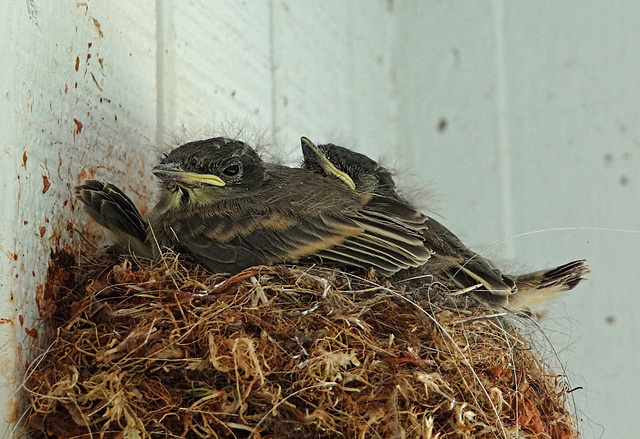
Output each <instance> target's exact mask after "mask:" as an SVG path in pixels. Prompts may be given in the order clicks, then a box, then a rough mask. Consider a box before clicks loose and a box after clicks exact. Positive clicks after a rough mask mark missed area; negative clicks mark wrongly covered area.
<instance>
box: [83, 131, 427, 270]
mask: <svg viewBox="0 0 640 439" xmlns="http://www.w3.org/2000/svg"><path fill="white" fill-rule="evenodd" d="M153 173H154V174H155V175H156V176H157V177H158V178H159V179H160V180H161V183H160V199H159V201H158V203H157V204H156V206H155V207H154V208H153V209H152V210H151V211H150V212H149V214H148V215H147V216H146V217H145V218H144V219H143V223H144V224H145V234H144V235H145V236H144V244H146V247H147V248H148V249H151V251H152V253H153V254H154V255H155V256H157V255H158V254H159V253H160V252H161V251H162V250H163V249H164V248H173V249H175V250H177V251H179V252H185V253H189V254H191V255H192V256H194V257H195V258H196V259H197V260H198V261H199V262H200V263H201V264H202V265H203V266H205V267H206V268H208V269H209V270H211V271H213V272H225V273H235V272H238V271H240V270H242V269H244V268H247V267H250V266H254V265H262V264H274V263H280V262H294V261H297V260H300V259H307V258H313V259H319V260H322V261H325V262H329V263H333V264H339V265H346V266H355V267H362V268H372V267H373V268H376V269H377V270H378V271H379V272H380V273H382V274H385V275H391V274H393V273H395V272H397V271H398V270H401V269H405V268H410V267H417V266H420V265H422V264H424V262H426V261H427V260H428V258H429V257H430V255H431V251H430V250H429V249H428V248H427V247H425V246H424V242H423V238H422V236H423V235H422V230H423V229H424V228H425V225H424V223H425V221H426V219H427V218H426V217H425V216H424V215H423V214H422V213H421V212H419V211H417V210H416V209H414V208H413V207H411V206H410V205H408V204H406V203H404V202H403V201H401V200H394V199H390V198H387V197H380V196H378V195H375V194H367V193H358V192H355V191H353V190H351V189H349V188H348V187H346V186H345V185H344V184H343V183H341V182H340V181H336V180H327V179H325V178H323V177H322V176H321V175H319V174H317V173H314V172H310V171H307V170H304V169H293V168H289V167H285V166H280V165H273V164H268V163H264V162H263V161H262V160H261V159H260V157H259V156H258V155H257V154H256V152H255V151H254V150H253V149H252V148H251V147H250V146H249V145H247V144H245V143H243V142H239V141H235V140H231V139H226V138H214V139H208V140H204V141H199V142H192V143H188V144H185V145H182V146H180V147H178V148H176V149H174V150H173V151H171V153H169V154H168V155H167V156H166V157H165V158H164V159H163V160H162V162H161V163H160V164H159V165H157V166H155V167H154V168H153ZM101 185H102V187H103V188H105V189H106V190H105V191H104V193H103V191H101V190H100V186H101ZM115 192H118V194H117V195H118V196H114V193H115ZM76 193H77V194H78V197H79V199H80V200H81V201H83V202H84V203H85V204H86V205H87V212H88V213H89V215H91V216H92V217H93V218H94V219H96V221H98V223H100V224H102V225H104V226H105V227H107V228H109V229H111V230H113V229H115V230H113V231H114V232H115V233H116V234H117V235H119V236H125V237H126V239H127V240H129V241H130V238H129V236H133V237H134V238H136V240H140V238H141V237H142V236H141V233H140V229H139V228H137V227H136V228H134V229H133V230H130V229H131V228H130V227H129V226H128V221H127V220H125V216H128V215H125V216H122V217H121V216H119V215H118V214H115V219H114V218H113V216H114V215H112V214H111V212H113V211H116V212H117V211H118V210H120V211H124V212H126V214H131V213H132V212H133V210H135V207H134V206H133V205H132V203H131V202H130V201H129V200H128V199H127V198H126V196H124V194H122V193H121V192H119V191H113V186H111V185H109V184H102V183H99V182H95V181H89V182H85V184H83V185H81V186H78V187H77V188H76ZM123 197H124V198H125V199H123ZM105 200H106V201H105ZM114 200H116V201H115V203H116V204H117V205H118V207H119V208H120V209H114V208H113V207H112V206H111V203H112V202H113V201H114ZM132 207H133V209H132ZM136 212H137V210H136ZM389 212H393V213H391V214H390V213H389ZM134 216H135V215H134ZM137 216H138V219H139V218H141V217H140V215H139V213H138V214H137ZM134 222H137V221H134ZM129 241H127V242H129ZM124 245H125V246H126V245H127V244H126V243H125V244H124ZM121 246H122V244H121ZM143 251H144V250H143Z"/></svg>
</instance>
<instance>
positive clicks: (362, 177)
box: [300, 137, 395, 195]
mask: <svg viewBox="0 0 640 439" xmlns="http://www.w3.org/2000/svg"><path fill="white" fill-rule="evenodd" d="M300 142H301V146H302V155H303V156H304V163H303V167H304V168H305V169H308V170H310V171H314V172H319V173H320V174H322V175H325V176H326V175H333V176H335V177H337V178H339V179H340V180H342V181H343V182H344V183H345V184H346V185H347V186H348V187H349V188H351V189H354V190H356V191H358V192H371V193H378V194H382V195H390V194H392V193H395V183H394V181H393V177H392V176H391V173H390V172H389V171H388V170H387V169H386V168H384V167H382V166H380V165H379V164H378V163H377V162H376V161H375V160H372V159H370V158H369V157H367V156H366V155H364V154H361V153H359V152H356V151H352V150H350V149H348V148H345V147H343V146H339V145H334V144H333V143H327V144H324V145H315V144H314V143H313V142H312V141H311V140H309V139H308V138H306V137H302V138H301V139H300ZM387 192H388V193H389V194H387Z"/></svg>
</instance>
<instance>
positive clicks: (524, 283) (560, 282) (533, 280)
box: [508, 259, 591, 311]
mask: <svg viewBox="0 0 640 439" xmlns="http://www.w3.org/2000/svg"><path fill="white" fill-rule="evenodd" d="M585 262H586V261H585V260H584V259H581V260H577V261H573V262H569V263H568V264H564V265H561V266H559V267H556V268H552V269H550V270H542V271H536V272H533V273H528V274H523V275H519V276H513V277H512V278H513V280H514V281H515V284H516V288H517V290H516V291H515V293H514V294H512V295H511V296H509V303H508V307H509V308H510V309H512V310H516V311H526V310H530V309H532V308H534V307H535V306H536V305H538V304H540V303H542V302H546V301H548V300H551V299H554V298H555V297H556V296H557V295H558V294H560V293H562V292H564V291H568V290H571V289H573V288H575V286H576V285H578V284H579V283H580V282H581V281H582V280H584V277H583V276H585V275H587V274H588V273H589V272H590V271H591V270H590V269H589V267H588V266H587V265H586V264H585Z"/></svg>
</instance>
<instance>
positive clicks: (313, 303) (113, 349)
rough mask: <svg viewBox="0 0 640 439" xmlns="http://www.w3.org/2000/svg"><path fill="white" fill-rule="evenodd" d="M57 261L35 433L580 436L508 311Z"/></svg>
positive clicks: (126, 263)
mask: <svg viewBox="0 0 640 439" xmlns="http://www.w3.org/2000/svg"><path fill="white" fill-rule="evenodd" d="M59 269H64V272H65V273H66V275H65V276H60V275H59V274H58V275H56V276H55V278H56V279H58V282H60V283H61V285H56V286H54V287H51V288H50V292H51V294H50V295H49V298H48V300H47V301H45V302H46V304H48V305H47V306H46V307H45V308H46V309H41V312H43V313H44V315H43V319H44V320H45V323H46V324H47V326H48V328H49V329H50V330H51V331H50V337H51V343H50V344H49V345H48V347H47V348H46V349H45V350H44V351H43V353H42V354H41V355H40V356H39V357H38V358H37V359H36V360H35V361H34V362H33V363H32V364H31V367H30V369H29V371H28V373H27V379H26V381H25V389H26V392H27V396H28V403H29V411H28V412H27V414H26V418H27V429H28V430H29V434H30V435H31V436H32V437H56V438H81V437H94V438H98V437H100V438H155V437H185V438H209V437H214V438H216V437H217V438H253V439H258V438H494V437H496V438H512V437H513V438H515V437H521V438H554V439H556V438H558V439H566V438H573V437H577V432H576V428H575V425H574V421H573V419H572V417H571V415H570V413H569V412H568V411H567V409H566V400H567V386H566V382H565V381H564V379H563V378H562V377H560V376H557V375H555V374H553V373H552V372H551V371H550V370H549V369H548V367H547V366H546V365H545V364H544V363H543V362H542V361H541V359H540V358H539V357H538V356H537V355H536V354H535V353H534V352H533V351H532V350H531V349H530V347H529V342H528V341H527V340H526V338H525V337H523V336H521V335H520V334H519V332H518V331H517V330H516V329H515V328H514V327H513V326H512V325H510V324H509V323H508V320H507V319H505V318H504V317H495V316H493V315H492V314H493V313H492V312H489V311H486V310H484V309H482V308H480V307H478V306H477V304H475V303H474V302H473V301H472V300H469V299H467V298H466V297H464V298H463V297H461V296H451V295H448V294H444V293H443V290H442V288H441V287H440V286H439V285H437V284H431V285H422V286H420V288H418V289H415V288H413V289H412V287H410V286H407V285H397V284H395V285H394V284H393V283H391V282H390V281H388V280H380V279H377V278H376V276H375V274H370V275H369V276H368V277H365V276H356V275H354V274H349V273H347V272H344V271H341V270H338V269H333V268H327V267H321V266H283V265H278V266H273V267H255V268H251V269H247V270H245V271H243V272H241V273H239V274H237V275H235V276H231V277H228V276H227V277H224V276H211V275H210V274H208V273H207V272H205V271H203V269H201V268H198V267H197V266H187V265H184V264H182V263H181V262H180V261H179V259H178V258H177V257H175V255H165V257H164V258H163V259H162V260H161V261H159V262H157V263H155V264H153V265H151V266H149V265H145V264H137V263H135V262H132V261H130V260H114V259H113V258H111V257H109V256H106V255H101V256H92V258H91V260H85V261H84V262H82V263H81V264H77V265H73V266H71V267H64V268H59ZM60 279H64V282H61V281H60ZM454 297H457V299H456V300H453V299H452V298H454ZM45 302H43V303H45Z"/></svg>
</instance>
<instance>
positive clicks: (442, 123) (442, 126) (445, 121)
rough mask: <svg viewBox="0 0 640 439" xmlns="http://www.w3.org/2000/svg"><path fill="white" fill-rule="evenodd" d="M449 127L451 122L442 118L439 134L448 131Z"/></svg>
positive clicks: (439, 124) (439, 123) (439, 122)
mask: <svg viewBox="0 0 640 439" xmlns="http://www.w3.org/2000/svg"><path fill="white" fill-rule="evenodd" d="M448 125H449V122H447V119H445V118H444V117H443V118H441V119H440V120H439V121H438V132H440V133H442V132H444V130H446V129H447V126H448Z"/></svg>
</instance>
